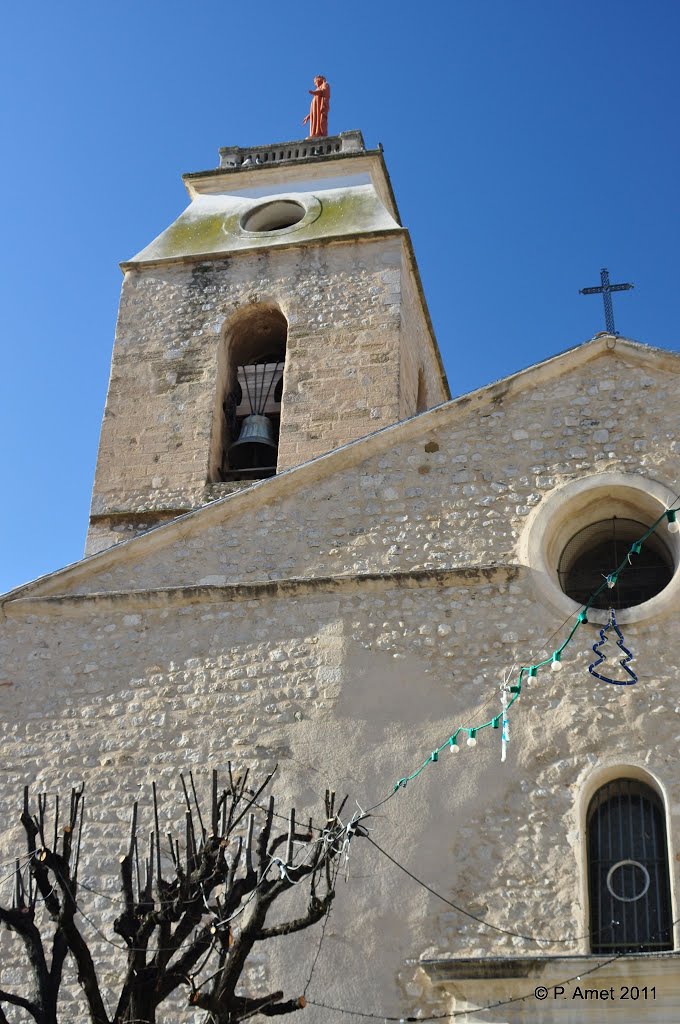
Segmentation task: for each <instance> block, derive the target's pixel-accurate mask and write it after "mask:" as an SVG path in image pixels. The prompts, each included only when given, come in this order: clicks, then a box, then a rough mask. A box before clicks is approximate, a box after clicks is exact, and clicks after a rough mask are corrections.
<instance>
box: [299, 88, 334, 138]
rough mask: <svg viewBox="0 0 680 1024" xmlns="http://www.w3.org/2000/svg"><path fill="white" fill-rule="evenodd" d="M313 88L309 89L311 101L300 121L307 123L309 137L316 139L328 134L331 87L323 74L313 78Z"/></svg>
mask: <svg viewBox="0 0 680 1024" xmlns="http://www.w3.org/2000/svg"><path fill="white" fill-rule="evenodd" d="M314 85H315V88H314V89H310V90H309V95H310V96H311V97H312V103H311V106H310V108H309V113H308V114H307V117H306V118H305V119H304V121H303V122H302V123H303V124H307V123H309V137H310V139H317V138H319V137H321V136H324V135H328V110H329V107H330V99H331V87H330V85H329V84H328V82H327V81H326V79H325V78H324V76H323V75H317V76H316V77H315V79H314Z"/></svg>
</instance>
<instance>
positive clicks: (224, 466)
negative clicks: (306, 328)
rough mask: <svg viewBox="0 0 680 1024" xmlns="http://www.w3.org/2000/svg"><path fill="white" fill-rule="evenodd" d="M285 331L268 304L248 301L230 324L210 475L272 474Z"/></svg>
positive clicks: (250, 477) (256, 476)
mask: <svg viewBox="0 0 680 1024" xmlns="http://www.w3.org/2000/svg"><path fill="white" fill-rule="evenodd" d="M287 336H288V323H287V321H286V318H285V317H284V315H283V313H282V312H281V311H280V310H279V309H277V308H276V307H275V306H272V305H265V304H262V305H257V306H251V307H249V308H248V309H247V310H244V311H243V312H242V313H240V314H239V315H237V317H236V318H235V319H234V321H233V322H232V324H231V325H230V328H229V330H228V332H227V335H226V338H225V345H226V359H225V364H226V365H225V366H224V367H223V369H222V373H221V378H222V379H221V382H220V385H219V390H220V392H221V395H222V397H221V401H220V408H219V410H218V415H217V420H218V422H217V424H216V427H215V431H214V439H213V456H212V462H213V468H212V474H211V475H212V477H213V479H215V480H260V479H263V478H264V477H268V476H274V474H275V473H276V462H277V455H278V443H279V426H280V421H281V396H282V391H283V370H284V364H285V360H286V341H287Z"/></svg>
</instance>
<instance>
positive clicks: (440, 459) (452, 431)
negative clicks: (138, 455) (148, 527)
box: [69, 353, 680, 593]
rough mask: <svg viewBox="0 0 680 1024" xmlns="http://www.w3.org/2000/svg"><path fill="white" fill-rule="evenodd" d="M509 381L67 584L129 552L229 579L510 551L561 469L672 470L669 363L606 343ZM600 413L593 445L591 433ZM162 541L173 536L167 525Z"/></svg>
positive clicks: (154, 569) (677, 431) (87, 585)
mask: <svg viewBox="0 0 680 1024" xmlns="http://www.w3.org/2000/svg"><path fill="white" fill-rule="evenodd" d="M517 386H518V387H519V386H521V379H518V384H517ZM509 387H510V385H507V384H500V385H498V386H496V387H491V388H489V389H485V390H484V391H483V392H481V393H479V394H478V395H477V396H476V397H470V398H462V399H459V400H458V401H456V402H453V403H450V404H449V405H447V406H444V407H442V408H441V409H438V410H433V411H432V412H429V413H426V414H425V415H423V416H422V417H420V418H419V419H418V420H416V421H413V422H412V423H410V424H408V425H404V426H398V427H395V428H394V429H393V430H392V431H386V432H384V433H383V434H381V435H379V436H378V437H376V438H374V439H372V441H373V442H374V443H373V444H372V446H371V448H372V450H373V454H371V455H370V456H368V457H365V458H362V453H363V452H364V451H367V450H368V449H369V445H368V444H363V445H362V446H358V447H356V448H355V449H352V450H351V452H349V451H348V452H347V453H337V455H336V456H335V459H336V460H337V464H339V467H340V468H338V469H337V470H336V471H335V472H334V473H333V474H332V475H329V474H328V471H326V473H325V474H324V472H323V470H324V467H323V466H320V467H319V476H318V480H317V481H316V483H315V485H314V488H313V494H312V496H311V500H310V496H308V494H307V493H303V495H300V494H299V493H298V491H297V488H296V486H295V484H296V478H295V477H290V479H289V480H288V479H286V480H285V481H284V479H283V478H281V479H280V480H277V481H275V482H274V483H273V484H270V483H265V484H260V485H258V486H257V490H256V491H255V490H254V489H253V491H251V494H250V495H249V496H248V497H247V496H246V494H240V495H237V496H235V497H232V498H230V499H228V502H227V503H226V504H225V505H224V506H222V507H223V509H224V512H223V514H222V513H220V518H219V521H218V516H217V514H216V516H215V519H214V520H213V519H212V518H210V519H208V517H204V519H203V520H201V521H198V520H197V523H196V532H195V534H194V535H192V536H189V535H187V536H186V539H185V541H184V543H183V544H182V547H181V549H180V550H173V555H172V557H169V552H168V551H167V550H166V548H165V546H164V545H163V546H160V541H159V547H158V550H154V551H148V550H147V549H146V548H144V549H142V547H141V546H139V547H138V548H137V549H133V550H132V551H130V554H129V558H130V560H131V564H130V565H128V563H127V561H125V562H122V561H120V560H117V561H115V562H114V563H113V565H115V567H113V566H112V568H111V569H110V570H103V571H101V572H97V571H96V570H95V567H94V566H93V567H92V570H91V572H90V573H89V574H88V576H87V578H86V579H83V580H78V581H77V582H76V581H75V577H74V583H73V585H72V586H71V587H69V590H72V592H74V593H81V592H87V591H90V592H91V591H100V590H117V589H126V588H127V587H128V586H129V583H130V574H131V573H134V572H135V570H134V569H133V568H131V565H135V563H136V561H137V559H136V557H135V550H136V551H138V552H139V554H138V556H137V557H138V558H140V559H143V569H142V570H141V571H142V578H143V580H144V583H145V585H147V586H153V587H168V586H187V585H192V584H194V583H196V582H198V581H199V580H200V579H201V578H202V577H204V576H207V575H218V576H220V577H222V578H223V580H224V582H225V583H227V582H229V583H235V582H247V581H251V580H263V579H275V578H285V577H286V576H324V575H328V574H336V573H343V574H346V573H354V572H386V571H394V570H405V569H428V568H439V569H446V568H450V567H456V566H461V565H480V564H488V563H495V562H503V561H506V560H509V561H513V560H514V559H515V557H516V545H517V542H518V538H519V536H520V534H521V531H522V530H523V529H524V527H525V525H526V522H527V517H528V516H529V514H530V513H531V512H532V510H533V509H535V508H536V507H537V506H538V505H539V504H540V502H541V500H542V498H543V497H544V496H545V495H546V494H548V493H550V492H551V491H552V490H553V489H554V488H555V487H557V486H559V485H561V484H563V483H564V482H566V481H568V480H571V479H576V478H578V477H580V476H584V475H588V474H597V473H600V472H606V471H611V470H613V469H618V470H624V471H626V472H629V473H635V474H640V475H642V476H648V477H653V478H658V479H660V480H666V481H668V483H669V486H670V485H672V484H673V483H674V482H675V481H676V479H677V476H678V473H677V458H678V451H680V410H678V409H677V408H676V405H677V402H676V396H677V375H676V374H675V373H670V372H668V371H665V370H660V369H658V370H656V371H655V370H653V369H651V368H648V369H645V370H644V371H642V370H641V369H640V368H639V367H637V366H634V365H631V364H630V363H629V362H628V361H627V360H626V359H625V358H623V357H621V356H619V355H617V354H616V353H614V354H611V353H606V354H603V355H601V356H599V357H598V358H597V359H596V360H594V361H590V362H586V363H585V365H582V366H580V367H579V368H578V369H577V370H575V371H573V372H571V373H569V374H568V375H567V376H566V377H563V376H562V375H560V374H559V373H558V374H557V375H556V376H554V377H553V378H552V379H549V380H546V381H545V382H544V383H543V384H542V386H541V387H540V388H537V389H536V390H530V391H528V392H519V393H518V394H516V395H515V394H508V388H509ZM520 395H521V397H520ZM650 396H653V399H654V400H653V402H651V401H650ZM602 424H606V425H607V427H606V429H607V430H608V433H609V437H608V441H607V442H606V443H603V442H601V441H596V440H595V438H594V435H593V431H597V430H599V429H602ZM525 434H526V437H525V436H524V435H525ZM643 434H644V439H645V444H646V449H645V450H640V448H639V441H640V438H641V435H643ZM516 435H517V436H516ZM404 438H406V439H404ZM350 455H351V456H352V460H351V462H350V461H349V459H350ZM343 463H345V464H343ZM347 463H349V464H347ZM677 489H678V490H680V486H678V487H677ZM268 499H269V500H268ZM230 501H231V502H234V506H233V511H231V510H230V508H229V502H230ZM238 502H243V504H242V505H239V504H237V503H238ZM241 508H242V509H243V511H242V512H241ZM203 523H205V524H206V525H205V526H203V525H202V524H203ZM159 536H160V535H159ZM167 543H168V545H170V546H173V545H174V538H171V537H170V535H169V534H168V540H167Z"/></svg>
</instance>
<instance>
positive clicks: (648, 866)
mask: <svg viewBox="0 0 680 1024" xmlns="http://www.w3.org/2000/svg"><path fill="white" fill-rule="evenodd" d="M587 835H588V888H589V894H590V930H591V935H592V938H591V943H592V951H593V953H610V952H612V953H626V952H628V953H641V952H645V951H646V950H650V951H651V950H659V949H672V948H673V934H672V927H671V926H672V921H671V899H670V880H669V874H668V853H667V844H666V828H665V823H664V808H663V803H662V801H661V798H660V797H659V796H658V794H657V793H656V792H655V791H654V790H653V789H652V788H651V787H650V786H647V785H645V784H644V783H643V782H640V781H639V780H638V779H615V780H613V781H612V782H608V783H607V784H606V785H604V786H602V787H601V788H600V789H598V791H597V792H596V793H595V796H594V797H593V798H592V800H591V801H590V805H589V807H588V815H587Z"/></svg>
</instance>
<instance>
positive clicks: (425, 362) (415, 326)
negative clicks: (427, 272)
mask: <svg viewBox="0 0 680 1024" xmlns="http://www.w3.org/2000/svg"><path fill="white" fill-rule="evenodd" d="M400 288H401V339H402V340H401V371H400V374H399V418H400V419H406V418H407V417H408V416H413V415H414V414H415V413H416V411H420V412H422V409H421V410H418V409H417V399H418V377H419V373H422V374H423V379H424V383H425V400H426V408H428V409H429V408H431V407H432V406H435V405H439V404H440V403H441V402H445V401H446V399H447V398H448V395H447V394H446V393H445V391H444V388H443V385H442V380H441V371H440V368H439V366H438V364H437V362H436V361H435V360H434V359H433V358H432V355H431V345H432V343H431V339H430V327H429V324H428V322H427V317H426V315H425V311H424V310H423V306H422V299H421V296H420V294H419V290H418V283H417V280H416V277H415V274H414V271H413V268H412V266H411V262H410V260H409V258H408V254H407V253H406V251H404V253H403V256H402V266H401V278H400Z"/></svg>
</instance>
